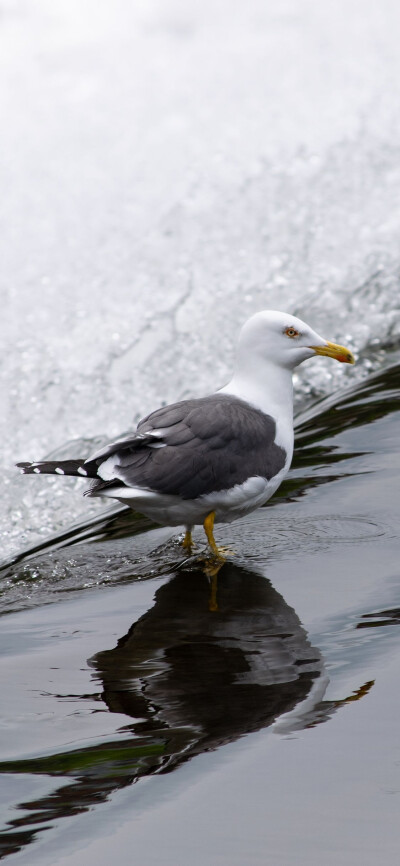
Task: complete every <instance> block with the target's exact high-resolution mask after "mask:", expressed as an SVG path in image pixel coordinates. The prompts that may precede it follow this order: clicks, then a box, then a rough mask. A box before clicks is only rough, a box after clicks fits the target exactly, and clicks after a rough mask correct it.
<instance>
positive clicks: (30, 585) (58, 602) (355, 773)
mask: <svg viewBox="0 0 400 866" xmlns="http://www.w3.org/2000/svg"><path fill="white" fill-rule="evenodd" d="M399 394H400V367H399V366H396V367H393V368H390V369H388V370H386V371H385V372H383V373H382V374H380V375H378V376H373V377H371V378H370V379H369V380H367V381H364V382H363V383H362V384H361V385H359V386H358V387H357V388H355V389H354V390H352V391H349V392H346V393H343V394H339V395H336V396H335V397H333V398H329V399H328V400H326V401H324V402H323V403H321V404H319V405H318V406H316V407H314V409H312V410H310V411H309V412H308V413H307V414H305V415H303V417H302V418H300V419H298V424H297V449H296V456H295V460H294V464H293V470H292V472H291V474H290V477H289V479H288V480H287V481H286V483H285V484H284V485H283V486H282V488H281V490H280V491H279V492H278V494H277V495H276V496H275V498H274V500H273V502H272V503H270V504H269V505H268V506H267V507H266V508H264V509H261V510H260V511H258V512H256V513H255V514H253V515H251V516H250V517H248V518H247V519H245V520H243V521H239V522H238V523H237V524H233V525H231V526H229V527H218V528H217V536H218V540H219V541H220V542H221V543H223V544H225V545H227V546H228V547H230V548H231V549H232V551H233V552H234V555H232V556H230V557H229V559H228V561H227V563H226V564H225V565H223V567H222V568H221V569H220V571H219V573H218V575H217V577H216V581H217V585H216V587H215V586H214V587H213V586H211V585H210V578H209V576H208V575H207V574H206V569H205V566H204V562H203V561H202V559H201V548H202V544H203V540H202V535H201V532H199V533H198V535H197V540H198V543H199V551H198V556H196V557H194V558H193V559H187V558H185V557H184V555H183V554H182V553H181V551H180V548H179V546H178V544H177V542H176V536H174V535H173V532H172V531H171V530H168V529H160V528H153V527H152V525H151V524H150V523H149V521H147V520H144V519H143V518H139V517H138V516H136V515H133V514H132V513H131V512H125V511H124V510H119V511H114V512H113V513H111V514H110V513H109V514H106V515H103V516H101V517H99V518H97V519H96V520H93V521H92V522H91V523H88V524H85V525H84V524H81V525H80V526H78V527H75V528H74V529H72V530H71V531H69V532H66V533H64V535H63V536H58V537H57V538H54V539H53V540H52V541H51V542H50V543H48V544H46V545H42V546H41V547H38V548H37V549H36V550H34V551H32V550H31V551H28V552H26V553H25V554H22V555H21V556H20V557H18V558H16V559H15V560H14V562H13V563H11V564H9V565H8V566H6V567H5V568H4V569H3V570H2V572H1V588H2V610H3V612H4V614H7V615H4V616H3V618H2V625H3V628H2V633H1V637H0V642H1V649H2V660H1V662H0V678H1V693H2V696H3V702H2V707H3V709H2V713H1V721H0V741H1V754H2V758H1V768H0V769H1V772H2V774H3V776H2V778H3V785H2V789H1V796H0V805H1V812H2V818H3V831H2V833H1V837H0V839H1V841H0V844H1V851H2V856H3V857H6V856H7V855H9V854H14V855H15V856H14V858H13V862H15V863H19V862H20V863H27V864H28V863H29V864H33V863H36V862H38V863H52V864H54V863H60V864H64V863H65V864H72V863H73V864H79V863H92V862H96V863H97V864H103V863H104V864H106V863H110V862H111V861H112V858H114V859H115V860H117V862H119V863H123V864H125V863H140V864H153V863H158V864H159V863H163V864H164V863H165V864H169V863H171V864H172V863H174V864H178V866H183V864H187V863H188V862H190V863H191V864H192V863H193V864H199V866H200V864H201V866H203V864H206V866H208V864H210V866H211V864H237V866H239V864H240V866H242V864H243V866H244V864H271V866H272V864H273V866H275V864H282V866H286V864H291V863H296V864H300V863H301V864H303V863H304V864H306V863H307V864H321V863H323V864H324V866H325V864H328V866H330V864H333V863H335V864H337V863H339V864H367V866H368V864H373V863H374V864H375V863H376V862H378V860H379V862H380V863H385V864H386V863H387V864H389V863H394V862H397V855H398V850H399V845H400V833H399V830H398V819H397V817H396V816H398V810H399V805H400V743H399V737H398V721H397V720H398V717H399V716H398V714H399V711H400V697H399V695H400V691H399V662H400V630H399V625H400V592H399V590H400V576H399V570H398V561H399V552H400V545H399V534H400V533H399V526H398V516H399V498H400V493H399V478H400V472H399V469H400V467H399V456H398V450H399V449H398V442H399V434H400V411H399V407H400V403H399ZM34 480H35V481H36V482H37V479H34ZM213 593H214V595H213ZM210 600H211V601H210ZM49 602H53V603H52V604H50V603H49ZM215 607H216V609H213V608H215Z"/></svg>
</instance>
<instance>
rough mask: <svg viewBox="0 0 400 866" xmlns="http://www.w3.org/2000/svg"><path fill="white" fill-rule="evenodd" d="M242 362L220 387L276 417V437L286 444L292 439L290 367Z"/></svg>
mask: <svg viewBox="0 0 400 866" xmlns="http://www.w3.org/2000/svg"><path fill="white" fill-rule="evenodd" d="M258 360H259V361H260V363H259V364H258V366H257V364H255V363H253V364H249V363H241V364H238V365H237V368H236V370H235V372H234V374H233V376H232V379H231V380H230V382H228V384H227V385H225V386H224V387H223V388H221V389H220V390H219V392H218V393H220V394H231V395H232V396H233V397H239V398H240V399H241V400H245V401H246V403H250V404H251V406H254V407H255V408H256V409H260V410H261V412H264V413H265V414H266V415H272V417H273V418H275V419H276V427H277V439H279V440H281V441H282V442H285V445H287V447H289V445H290V442H291V441H293V382H292V371H291V370H290V369H287V368H286V367H281V366H278V365H277V364H274V363H273V362H266V361H265V360H264V359H262V361H261V360H260V359H258Z"/></svg>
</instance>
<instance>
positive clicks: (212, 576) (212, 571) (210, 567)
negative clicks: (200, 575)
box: [204, 558, 224, 613]
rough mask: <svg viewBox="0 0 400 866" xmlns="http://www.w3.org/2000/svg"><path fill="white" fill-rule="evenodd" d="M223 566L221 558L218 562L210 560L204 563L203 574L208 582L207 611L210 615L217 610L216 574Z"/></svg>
mask: <svg viewBox="0 0 400 866" xmlns="http://www.w3.org/2000/svg"><path fill="white" fill-rule="evenodd" d="M223 564H224V560H223V559H222V558H220V559H219V561H217V560H215V559H210V560H209V561H208V562H206V565H205V569H204V571H205V574H206V575H207V577H208V579H209V581H210V597H209V599H208V609H209V611H210V612H211V613H213V612H215V611H217V610H218V599H217V589H218V573H219V572H220V570H221V568H222V566H223Z"/></svg>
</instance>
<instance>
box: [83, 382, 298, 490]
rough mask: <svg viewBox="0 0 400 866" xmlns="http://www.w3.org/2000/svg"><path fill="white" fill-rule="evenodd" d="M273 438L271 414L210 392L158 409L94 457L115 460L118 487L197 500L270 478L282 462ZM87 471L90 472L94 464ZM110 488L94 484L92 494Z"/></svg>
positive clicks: (99, 462)
mask: <svg viewBox="0 0 400 866" xmlns="http://www.w3.org/2000/svg"><path fill="white" fill-rule="evenodd" d="M275 435H276V426H275V421H274V419H273V418H271V417H270V416H269V415H265V414H264V413H263V412H261V411H260V410H258V409H255V408H254V407H252V406H250V405H249V404H247V403H245V402H244V401H243V400H239V399H238V398H236V397H231V396H228V395H225V394H213V395H212V396H210V397H201V398H199V399H197V400H196V399H194V400H185V401H182V402H180V403H175V404H173V405H171V406H166V407H165V408H162V409H158V410H157V411H156V412H153V413H152V414H151V415H148V416H147V417H146V418H144V419H143V420H142V421H141V422H140V423H139V425H138V428H137V432H136V434H135V435H134V436H132V437H131V438H127V439H125V440H121V441H120V442H116V443H114V444H112V445H110V446H108V447H107V448H105V449H104V450H103V451H100V452H99V453H97V454H96V455H95V462H96V463H97V465H98V466H99V464H100V465H101V462H103V461H105V460H107V459H108V458H110V457H114V469H115V478H116V479H118V480H117V481H116V484H118V483H119V484H120V483H121V481H122V482H123V483H124V484H126V485H127V486H131V487H142V488H145V489H147V490H154V491H157V492H158V493H163V494H169V495H175V496H179V497H181V498H182V499H196V498H197V497H199V496H204V495H206V494H207V493H212V492H217V491H220V490H228V489H230V488H232V487H234V486H235V485H236V484H242V483H244V482H245V481H246V480H247V479H248V478H250V477H252V476H255V475H257V476H261V477H262V478H266V479H267V480H270V479H271V478H273V477H274V475H276V474H277V473H278V472H279V471H280V470H281V469H282V468H283V467H284V465H285V460H286V452H285V450H284V449H283V448H280V447H279V446H278V445H276V444H275ZM160 446H161V447H160ZM162 446H163V447H162ZM85 467H87V468H88V470H89V472H90V474H92V470H93V461H92V460H89V461H87V463H85ZM99 468H100V466H99ZM111 484H112V482H111V481H106V482H105V483H104V482H101V481H100V482H99V483H95V484H94V486H93V488H92V490H91V491H90V495H92V496H96V495H98V494H101V489H102V488H103V489H104V486H106V485H107V487H110V486H111Z"/></svg>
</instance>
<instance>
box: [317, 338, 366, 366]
mask: <svg viewBox="0 0 400 866" xmlns="http://www.w3.org/2000/svg"><path fill="white" fill-rule="evenodd" d="M310 349H314V352H315V353H316V355H327V356H328V358H336V360H337V361H342V363H343V364H355V363H356V362H355V358H354V355H353V354H352V353H351V352H350V351H349V349H346V348H345V347H344V346H338V345H337V344H336V343H326V344H325V346H310Z"/></svg>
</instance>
